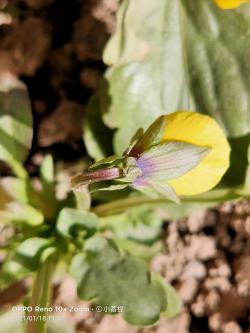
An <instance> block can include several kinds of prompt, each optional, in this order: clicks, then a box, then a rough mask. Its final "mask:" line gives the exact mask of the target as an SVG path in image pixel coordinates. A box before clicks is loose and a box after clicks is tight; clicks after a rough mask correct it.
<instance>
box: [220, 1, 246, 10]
mask: <svg viewBox="0 0 250 333" xmlns="http://www.w3.org/2000/svg"><path fill="white" fill-rule="evenodd" d="M214 2H215V3H216V5H217V6H219V7H220V8H222V9H232V8H237V7H239V6H240V5H241V4H243V3H245V2H250V0H214Z"/></svg>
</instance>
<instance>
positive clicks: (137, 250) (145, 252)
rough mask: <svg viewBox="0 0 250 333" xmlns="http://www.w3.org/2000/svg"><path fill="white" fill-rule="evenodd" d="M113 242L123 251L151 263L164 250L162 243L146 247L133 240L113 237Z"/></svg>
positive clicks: (158, 242)
mask: <svg viewBox="0 0 250 333" xmlns="http://www.w3.org/2000/svg"><path fill="white" fill-rule="evenodd" d="M112 241H113V242H114V243H115V244H116V246H117V247H118V248H119V249H120V250H122V251H126V252H129V253H130V254H131V255H133V256H135V257H138V258H140V259H143V260H145V261H147V262H149V263H150V261H151V260H152V259H153V257H154V256H156V255H157V254H159V253H160V252H162V251H163V250H164V248H163V243H162V241H157V242H154V243H153V244H152V245H144V244H141V243H138V242H136V241H133V240H129V239H126V238H120V237H117V236H112Z"/></svg>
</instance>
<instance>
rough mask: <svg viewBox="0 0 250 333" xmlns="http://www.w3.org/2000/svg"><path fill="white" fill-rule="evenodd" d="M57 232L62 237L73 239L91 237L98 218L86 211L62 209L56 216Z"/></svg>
mask: <svg viewBox="0 0 250 333" xmlns="http://www.w3.org/2000/svg"><path fill="white" fill-rule="evenodd" d="M56 223H57V224H56V228H57V231H58V232H59V233H60V234H61V235H63V236H64V237H67V238H70V239H75V238H77V237H80V238H84V237H89V236H91V235H92V234H93V233H94V232H95V231H96V228H97V225H98V217H97V216H96V215H95V214H94V213H90V212H88V211H83V210H82V211H79V210H77V209H74V208H64V209H63V210H62V211H61V212H60V213H59V215H58V218H57V222H56Z"/></svg>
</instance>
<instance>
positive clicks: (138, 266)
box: [71, 236, 166, 325]
mask: <svg viewBox="0 0 250 333" xmlns="http://www.w3.org/2000/svg"><path fill="white" fill-rule="evenodd" d="M85 251H86V252H85V254H81V253H80V254H78V255H76V256H75V258H74V259H73V263H72V266H71V273H72V275H73V276H74V277H75V278H76V280H77V284H78V286H77V291H78V295H79V297H80V298H82V299H85V300H90V301H93V302H94V303H95V304H96V305H101V306H108V308H109V307H111V306H116V307H118V306H122V307H123V317H124V318H125V319H126V320H127V321H128V322H129V323H131V324H134V325H151V324H153V323H155V322H156V321H157V320H158V319H159V317H160V313H161V312H162V311H165V310H166V299H165V298H164V297H161V295H164V290H163V287H162V286H161V285H160V284H159V283H157V282H155V281H152V280H151V277H150V274H149V271H148V269H147V266H146V265H145V263H144V262H143V261H141V260H140V259H137V258H134V257H132V256H131V255H129V254H128V253H120V252H119V251H118V249H117V248H116V247H115V246H114V245H113V243H112V242H110V241H108V240H106V239H105V238H102V237H101V236H97V237H94V238H91V239H89V240H88V241H87V242H86V247H85Z"/></svg>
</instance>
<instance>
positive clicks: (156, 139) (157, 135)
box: [129, 116, 166, 156]
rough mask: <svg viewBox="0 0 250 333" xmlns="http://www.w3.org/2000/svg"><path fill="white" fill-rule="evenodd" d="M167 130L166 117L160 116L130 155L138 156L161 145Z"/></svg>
mask: <svg viewBox="0 0 250 333" xmlns="http://www.w3.org/2000/svg"><path fill="white" fill-rule="evenodd" d="M165 128H166V116H160V117H159V118H157V119H156V120H155V121H154V122H153V124H152V125H151V126H149V128H148V129H147V130H146V132H145V133H144V135H143V136H142V137H141V138H140V139H139V140H138V142H137V143H136V144H135V145H134V147H133V148H132V149H131V151H130V152H129V155H131V156H137V155H139V154H141V153H142V152H144V151H145V150H147V149H149V148H150V147H152V146H155V145H157V144H159V143H160V142H161V141H162V138H163V134H164V131H165Z"/></svg>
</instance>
